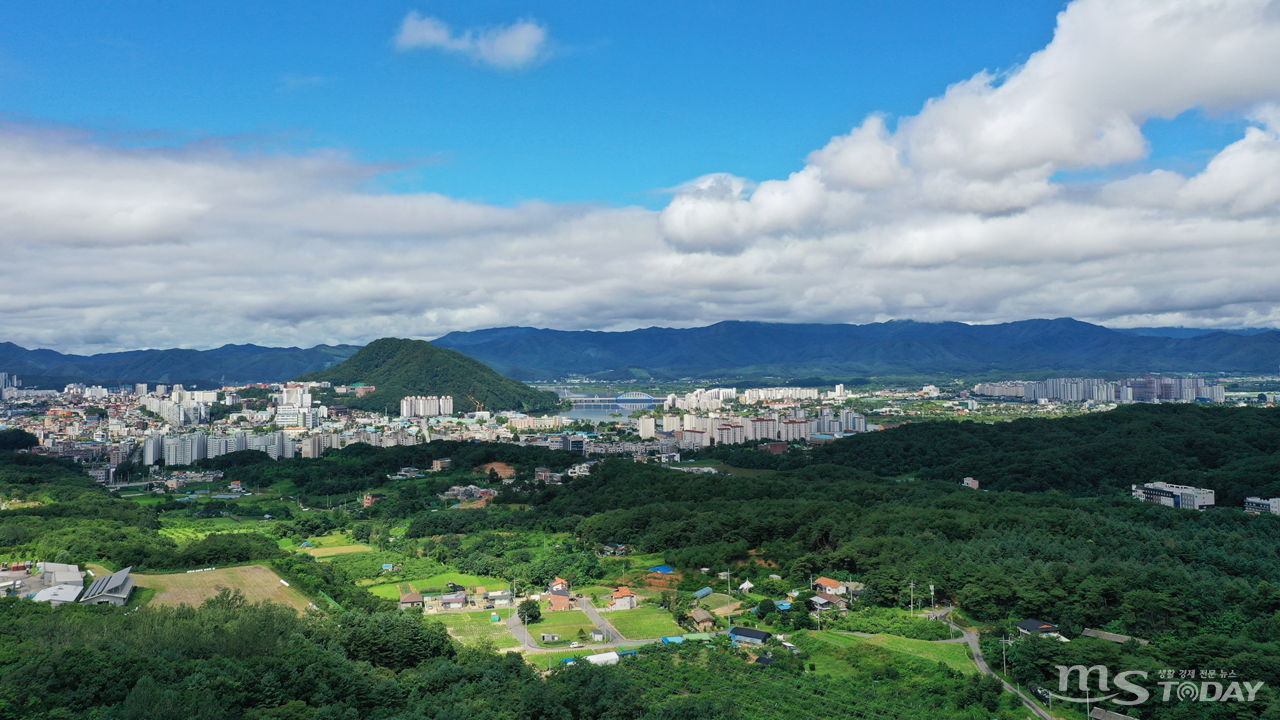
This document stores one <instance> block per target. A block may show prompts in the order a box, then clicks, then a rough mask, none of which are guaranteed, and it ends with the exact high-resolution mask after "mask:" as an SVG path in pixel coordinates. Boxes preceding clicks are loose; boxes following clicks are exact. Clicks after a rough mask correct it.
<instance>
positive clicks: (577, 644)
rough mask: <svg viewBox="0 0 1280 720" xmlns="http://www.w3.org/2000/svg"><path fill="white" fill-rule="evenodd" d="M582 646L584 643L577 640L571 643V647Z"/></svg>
mask: <svg viewBox="0 0 1280 720" xmlns="http://www.w3.org/2000/svg"><path fill="white" fill-rule="evenodd" d="M580 647H582V643H580V642H578V641H576V640H575V641H574V642H571V643H569V649H573V648H580Z"/></svg>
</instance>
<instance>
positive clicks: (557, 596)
mask: <svg viewBox="0 0 1280 720" xmlns="http://www.w3.org/2000/svg"><path fill="white" fill-rule="evenodd" d="M549 609H550V611H551V612H556V611H558V610H572V609H573V598H572V597H570V595H569V591H568V590H552V591H551V607H550V608H549Z"/></svg>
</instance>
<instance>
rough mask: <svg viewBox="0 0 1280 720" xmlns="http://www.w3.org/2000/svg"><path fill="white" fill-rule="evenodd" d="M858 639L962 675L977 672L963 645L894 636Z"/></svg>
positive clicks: (874, 636)
mask: <svg viewBox="0 0 1280 720" xmlns="http://www.w3.org/2000/svg"><path fill="white" fill-rule="evenodd" d="M859 639H860V640H862V642H865V643H870V644H871V645H875V646H877V647H882V648H884V649H885V650H892V651H894V652H900V653H905V654H907V655H915V656H916V657H922V658H925V659H926V660H934V661H936V662H941V663H946V664H947V666H948V667H950V668H951V669H953V670H959V671H960V672H963V673H969V674H973V673H976V672H978V668H977V667H976V666H974V664H973V661H972V660H970V659H969V655H968V653H966V652H965V647H966V645H965V644H964V643H939V642H929V641H928V640H911V639H908V638H903V637H898V636H896V635H873V636H871V637H869V638H859Z"/></svg>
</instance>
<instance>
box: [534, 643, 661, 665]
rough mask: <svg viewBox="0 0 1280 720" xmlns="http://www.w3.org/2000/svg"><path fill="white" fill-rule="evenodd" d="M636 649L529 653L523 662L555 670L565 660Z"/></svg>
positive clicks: (585, 649) (581, 649) (586, 649)
mask: <svg viewBox="0 0 1280 720" xmlns="http://www.w3.org/2000/svg"><path fill="white" fill-rule="evenodd" d="M636 647H637V646H632V647H631V648H625V647H605V648H590V649H588V648H579V649H577V650H562V651H560V652H547V653H531V654H529V655H525V656H524V659H525V662H527V663H529V664H530V665H532V666H534V667H535V668H538V669H539V670H550V669H552V668H556V667H559V666H560V665H562V664H564V663H563V661H564V660H565V659H567V658H580V657H586V656H588V655H599V654H601V653H607V652H623V651H625V650H628V649H631V650H634V649H635V648H636Z"/></svg>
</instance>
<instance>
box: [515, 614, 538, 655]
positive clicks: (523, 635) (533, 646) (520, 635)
mask: <svg viewBox="0 0 1280 720" xmlns="http://www.w3.org/2000/svg"><path fill="white" fill-rule="evenodd" d="M507 629H508V630H510V631H511V634H512V635H515V636H516V639H517V640H519V641H520V645H521V646H522V647H524V648H525V649H526V650H541V649H542V646H541V645H539V644H538V643H536V642H534V641H533V636H532V635H530V634H529V631H528V630H527V629H525V626H524V623H522V622H520V616H519V615H517V614H515V613H511V617H509V618H507Z"/></svg>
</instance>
